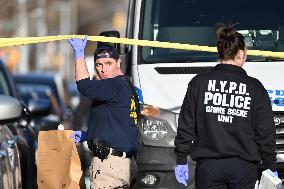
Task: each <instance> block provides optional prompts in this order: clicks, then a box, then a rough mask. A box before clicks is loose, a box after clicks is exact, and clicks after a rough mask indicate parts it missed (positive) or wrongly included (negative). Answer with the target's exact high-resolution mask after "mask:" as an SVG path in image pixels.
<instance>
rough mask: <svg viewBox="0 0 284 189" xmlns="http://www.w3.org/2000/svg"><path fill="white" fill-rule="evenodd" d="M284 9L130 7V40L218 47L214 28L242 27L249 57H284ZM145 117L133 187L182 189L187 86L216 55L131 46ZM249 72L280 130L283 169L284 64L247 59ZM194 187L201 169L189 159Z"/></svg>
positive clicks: (243, 2)
mask: <svg viewBox="0 0 284 189" xmlns="http://www.w3.org/2000/svg"><path fill="white" fill-rule="evenodd" d="M283 7H284V2H283V1H280V0H271V1H269V2H268V1H265V0H239V1H237V2H232V1H227V0H215V1H212V0H177V1H172V0H130V1H129V12H128V21H127V22H128V25H127V32H126V37H127V38H133V39H145V40H153V41H166V42H177V43H187V44H193V45H204V46H216V37H215V31H216V25H217V24H218V23H220V22H223V23H227V24H228V23H229V24H236V26H235V28H236V29H237V30H238V31H239V32H240V33H242V34H243V35H244V36H245V41H246V46H247V48H248V50H268V51H275V52H277V51H280V52H284V11H283ZM124 58H125V61H124V62H125V65H126V73H127V75H129V76H130V77H131V78H132V81H133V84H134V85H135V87H136V89H137V91H138V93H139V97H140V102H141V104H142V112H143V113H144V116H143V117H142V119H141V122H140V125H139V127H140V139H141V150H140V153H139V158H138V161H137V165H138V174H137V176H136V182H135V186H134V187H135V188H175V189H176V188H183V186H182V185H181V184H179V183H177V182H176V180H175V176H174V167H175V164H176V161H175V159H176V156H175V154H174V150H173V149H174V144H173V143H174V138H175V135H176V130H177V120H178V117H179V111H180V107H181V104H182V101H183V98H184V95H185V92H186V89H187V85H188V82H189V81H190V80H191V79H192V78H193V77H194V76H195V75H196V74H199V73H203V72H207V71H209V70H210V69H212V68H213V67H214V66H215V65H216V64H217V63H218V55H217V53H210V52H200V51H184V50H176V49H166V48H153V47H140V46H127V45H126V46H125V52H124ZM244 68H245V70H246V71H247V72H248V74H249V75H250V76H252V77H255V78H257V79H259V80H260V81H261V82H262V83H263V85H264V86H265V88H266V89H267V92H268V94H269V96H270V98H271V104H272V108H273V111H274V113H275V118H274V119H275V126H276V128H277V133H276V134H277V159H278V163H277V168H278V172H279V173H280V177H281V178H282V179H283V177H284V174H283V172H282V167H283V162H284V79H283V75H284V60H283V59H278V58H271V57H270V58H266V57H263V56H248V57H247V62H246V64H245V67H244ZM188 162H189V165H190V169H189V171H190V174H189V175H190V180H189V183H188V188H194V168H195V162H193V161H191V159H190V157H188Z"/></svg>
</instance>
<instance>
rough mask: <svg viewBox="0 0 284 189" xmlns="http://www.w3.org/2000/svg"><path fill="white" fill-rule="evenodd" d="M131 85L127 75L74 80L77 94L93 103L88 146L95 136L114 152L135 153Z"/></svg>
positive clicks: (134, 124) (134, 104)
mask: <svg viewBox="0 0 284 189" xmlns="http://www.w3.org/2000/svg"><path fill="white" fill-rule="evenodd" d="M130 85H131V84H130V83H129V82H128V78H126V76H117V77H114V78H109V79H102V80H90V79H89V78H86V79H82V80H80V81H77V87H78V90H79V92H80V93H81V94H82V95H84V96H86V97H87V98H89V99H90V100H92V106H91V109H90V115H89V123H88V144H91V141H92V140H93V138H95V137H96V138H98V139H99V140H100V141H104V142H106V143H107V144H108V145H109V146H110V147H112V148H113V149H114V150H116V151H121V152H127V153H130V154H133V155H136V154H137V147H138V125H137V124H138V122H137V116H136V107H138V105H137V104H136V103H135V96H134V93H133V91H132V88H131V86H130ZM89 147H91V145H90V146H89Z"/></svg>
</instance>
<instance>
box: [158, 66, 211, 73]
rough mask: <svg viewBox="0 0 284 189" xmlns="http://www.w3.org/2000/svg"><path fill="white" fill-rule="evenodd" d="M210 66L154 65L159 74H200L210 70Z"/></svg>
mask: <svg viewBox="0 0 284 189" xmlns="http://www.w3.org/2000/svg"><path fill="white" fill-rule="evenodd" d="M212 68H213V67H212V66H206V67H155V70H156V71H157V72H158V73H159V74H200V73H204V72H209V71H211V69H212Z"/></svg>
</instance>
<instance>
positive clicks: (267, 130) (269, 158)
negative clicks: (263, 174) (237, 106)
mask: <svg viewBox="0 0 284 189" xmlns="http://www.w3.org/2000/svg"><path fill="white" fill-rule="evenodd" d="M255 103H256V104H255V105H256V109H255V120H256V121H255V123H256V125H255V127H256V133H255V134H256V135H255V136H256V144H257V145H258V149H259V152H260V156H261V160H262V163H263V165H264V167H265V168H266V169H271V170H272V171H275V169H276V152H275V149H276V141H275V135H276V128H275V124H274V118H273V117H274V116H273V111H272V107H271V102H270V99H269V96H268V94H267V92H266V90H265V88H264V87H263V86H262V85H261V89H260V91H259V92H258V94H257V100H256V102H255Z"/></svg>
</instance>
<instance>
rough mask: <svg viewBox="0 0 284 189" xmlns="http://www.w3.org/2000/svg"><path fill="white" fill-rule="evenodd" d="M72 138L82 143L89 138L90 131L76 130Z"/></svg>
mask: <svg viewBox="0 0 284 189" xmlns="http://www.w3.org/2000/svg"><path fill="white" fill-rule="evenodd" d="M70 138H73V140H74V141H75V142H76V143H81V142H84V141H86V140H88V133H87V132H85V131H74V132H73V133H72V134H71V135H70Z"/></svg>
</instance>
